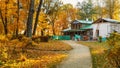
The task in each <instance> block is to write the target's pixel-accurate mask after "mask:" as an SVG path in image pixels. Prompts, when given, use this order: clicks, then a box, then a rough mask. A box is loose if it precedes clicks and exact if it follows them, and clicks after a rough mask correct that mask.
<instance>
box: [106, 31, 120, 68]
mask: <svg viewBox="0 0 120 68" xmlns="http://www.w3.org/2000/svg"><path fill="white" fill-rule="evenodd" d="M107 43H108V44H109V46H110V48H109V51H108V52H109V53H108V59H109V61H110V63H111V64H112V65H114V66H115V67H117V68H120V52H119V51H120V34H118V33H112V34H111V35H110V37H109V38H108V40H107Z"/></svg>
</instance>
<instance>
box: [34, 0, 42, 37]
mask: <svg viewBox="0 0 120 68" xmlns="http://www.w3.org/2000/svg"><path fill="white" fill-rule="evenodd" d="M42 2H43V0H40V1H39V6H38V10H37V14H36V19H35V24H34V29H33V35H35V33H36V29H37V24H38V19H39V14H40V11H41V6H42Z"/></svg>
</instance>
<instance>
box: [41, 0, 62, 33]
mask: <svg viewBox="0 0 120 68" xmlns="http://www.w3.org/2000/svg"><path fill="white" fill-rule="evenodd" d="M61 5H62V2H61V1H60V0H44V2H43V11H44V12H45V14H47V16H48V18H49V21H50V24H51V25H52V29H53V35H55V30H54V29H55V27H54V23H55V20H56V18H57V14H58V11H59V9H60V6H61Z"/></svg>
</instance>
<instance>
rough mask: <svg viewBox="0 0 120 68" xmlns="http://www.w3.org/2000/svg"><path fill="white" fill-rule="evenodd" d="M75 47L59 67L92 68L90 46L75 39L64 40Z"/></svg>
mask: <svg viewBox="0 0 120 68" xmlns="http://www.w3.org/2000/svg"><path fill="white" fill-rule="evenodd" d="M64 42H65V43H68V44H70V45H71V46H72V47H73V50H71V51H70V52H69V55H68V58H67V59H66V60H65V61H63V62H62V63H61V64H60V65H58V66H57V68H92V59H91V55H90V51H89V48H88V47H86V46H83V45H81V44H77V43H76V42H75V41H64Z"/></svg>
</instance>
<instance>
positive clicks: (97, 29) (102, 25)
mask: <svg viewBox="0 0 120 68" xmlns="http://www.w3.org/2000/svg"><path fill="white" fill-rule="evenodd" d="M92 28H93V38H94V39H97V38H98V37H99V36H101V37H102V38H106V37H107V36H109V35H110V33H112V32H114V31H117V32H118V33H120V21H118V20H114V19H108V18H99V19H97V20H96V21H94V22H93V24H92Z"/></svg>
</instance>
